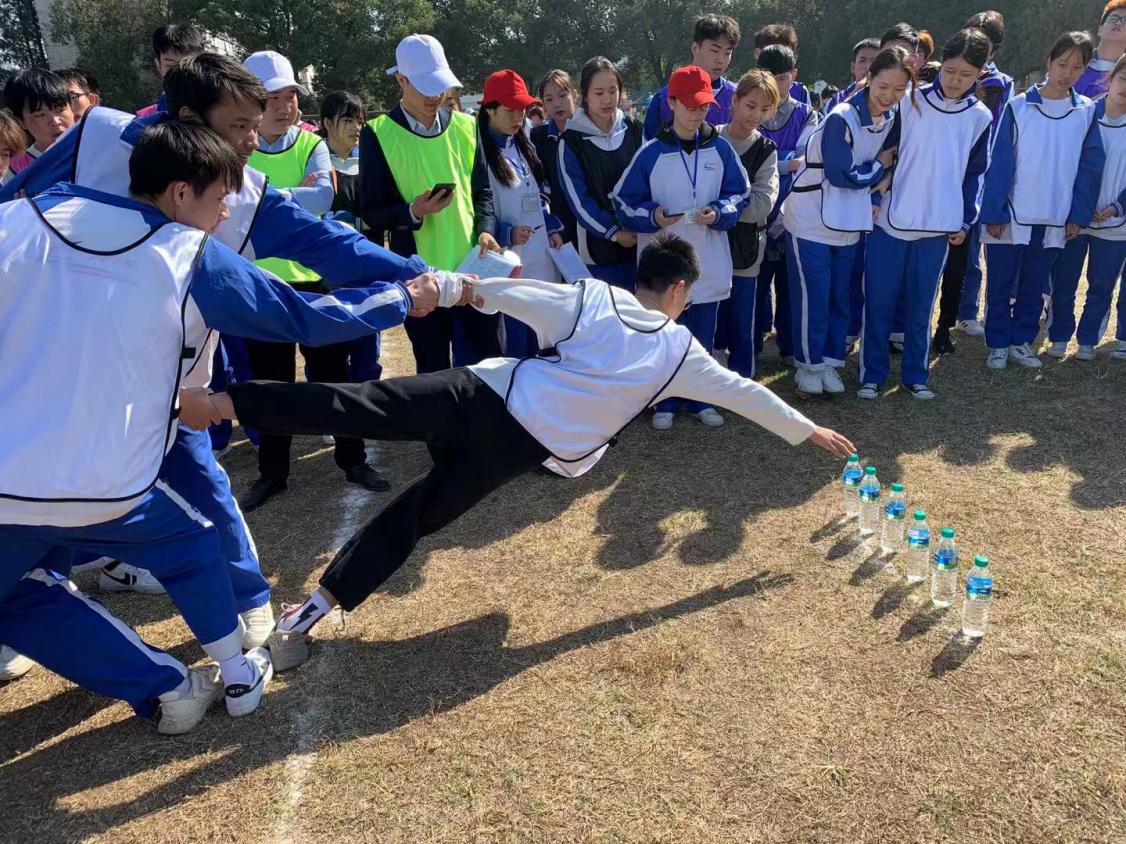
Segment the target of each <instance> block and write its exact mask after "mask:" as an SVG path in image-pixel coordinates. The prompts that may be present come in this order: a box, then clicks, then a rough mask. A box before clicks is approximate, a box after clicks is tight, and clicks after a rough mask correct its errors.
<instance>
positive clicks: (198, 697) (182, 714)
mask: <svg viewBox="0 0 1126 844" xmlns="http://www.w3.org/2000/svg"><path fill="white" fill-rule="evenodd" d="M188 681H189V682H190V683H191V688H190V689H188V690H187V691H186V692H165V693H164V694H162V695H161V696H160V721H159V722H157V725H156V731H157V732H158V733H160V734H161V735H165V736H178V735H181V734H182V733H186V732H189V731H190V730H194V729H195V728H196V727H197V726H198V725H199V722H200V721H202V720H203V716H204V715H206V714H207V710H208V708H210V706H211V704H213V703H214V702H215V701H217V700H218V699H219V698H220V697H221V696H222V694H223V686H222V684H221V683H220V682H219V666H218V665H216V664H215V663H214V662H212V663H210V664H208V665H205V666H203V667H202V668H191V669H189V670H188Z"/></svg>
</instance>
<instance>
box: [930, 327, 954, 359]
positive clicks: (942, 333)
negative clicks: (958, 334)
mask: <svg viewBox="0 0 1126 844" xmlns="http://www.w3.org/2000/svg"><path fill="white" fill-rule="evenodd" d="M954 345H955V344H954V338H953V337H951V336H950V329H949V328H943V327H942V326H939V327H938V328H937V329H936V330H935V332H934V339H933V340H931V348H932V349H934V351H935V354H939V355H952V354H954Z"/></svg>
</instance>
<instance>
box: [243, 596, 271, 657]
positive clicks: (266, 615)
mask: <svg viewBox="0 0 1126 844" xmlns="http://www.w3.org/2000/svg"><path fill="white" fill-rule="evenodd" d="M239 618H241V619H242V649H243V650H244V651H250V650H254V648H260V647H262V646H263V645H265V644H266V640H267V639H269V638H270V634H271V633H273V632H274V608H273V607H271V606H270V602H269V601H267V602H266V603H264V604H263V605H262V606H260V607H255V608H254V609H252V610H247V611H246V612H244V613H240V614H239Z"/></svg>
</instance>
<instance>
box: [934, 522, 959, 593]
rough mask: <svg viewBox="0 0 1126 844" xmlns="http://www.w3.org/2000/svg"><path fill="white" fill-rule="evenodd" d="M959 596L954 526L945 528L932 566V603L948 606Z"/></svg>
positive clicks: (935, 550)
mask: <svg viewBox="0 0 1126 844" xmlns="http://www.w3.org/2000/svg"><path fill="white" fill-rule="evenodd" d="M957 597H958V546H957V545H955V544H954V528H943V529H942V539H940V540H938V547H937V548H935V549H934V557H933V565H932V566H931V603H933V604H934V605H935V606H936V607H948V606H950V605H951V604H953V603H954V601H955V600H956V599H957Z"/></svg>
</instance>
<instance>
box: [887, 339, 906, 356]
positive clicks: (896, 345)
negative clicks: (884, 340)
mask: <svg viewBox="0 0 1126 844" xmlns="http://www.w3.org/2000/svg"><path fill="white" fill-rule="evenodd" d="M888 353H889V354H893V355H901V354H903V344H902V343H900V342H899V341H898V340H888Z"/></svg>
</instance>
